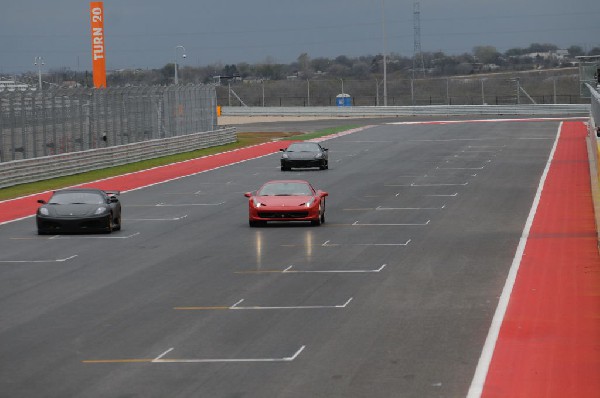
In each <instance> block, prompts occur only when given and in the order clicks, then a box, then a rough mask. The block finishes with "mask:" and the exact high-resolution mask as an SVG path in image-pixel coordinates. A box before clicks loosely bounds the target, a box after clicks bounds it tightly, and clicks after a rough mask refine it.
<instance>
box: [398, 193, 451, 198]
mask: <svg viewBox="0 0 600 398" xmlns="http://www.w3.org/2000/svg"><path fill="white" fill-rule="evenodd" d="M398 195H399V194H398ZM425 196H438V197H448V196H449V197H451V198H453V197H455V196H458V192H454V193H453V194H451V195H425Z"/></svg>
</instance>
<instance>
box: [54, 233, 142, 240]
mask: <svg viewBox="0 0 600 398" xmlns="http://www.w3.org/2000/svg"><path fill="white" fill-rule="evenodd" d="M139 234H140V233H139V232H136V233H133V234H131V235H127V236H76V235H73V236H66V235H54V236H53V237H51V238H50V239H53V240H64V239H129V238H133V237H134V236H137V235H139Z"/></svg>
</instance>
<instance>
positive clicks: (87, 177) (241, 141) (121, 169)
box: [0, 126, 356, 200]
mask: <svg viewBox="0 0 600 398" xmlns="http://www.w3.org/2000/svg"><path fill="white" fill-rule="evenodd" d="M355 127H356V126H341V127H335V128H328V129H323V130H318V131H315V132H313V133H308V134H298V135H294V134H290V133H239V134H238V135H237V137H238V140H237V142H234V143H231V144H227V145H220V146H216V147H212V148H206V149H199V150H197V151H192V152H185V153H179V154H176V155H170V156H164V157H160V158H154V159H149V160H143V161H141V162H135V163H129V164H124V165H122V166H116V167H109V168H106V169H100V170H93V171H88V172H85V173H81V174H74V175H70V176H66V177H58V178H52V179H49V180H44V181H37V182H32V183H29V184H20V185H15V186H12V187H7V188H2V189H0V200H7V199H13V198H17V197H19V196H24V195H30V194H34V193H38V192H43V191H49V190H55V189H60V188H65V187H69V186H73V185H78V184H84V183H86V182H90V181H96V180H101V179H104V178H109V177H114V176H118V175H122V174H127V173H133V172H136V171H140V170H146V169H150V168H152V167H158V166H164V165H167V164H171V163H176V162H182V161H185V160H190V159H196V158H199V157H202V156H207V155H213V154H215V153H220V152H225V151H230V150H233V149H237V148H243V147H247V146H251V145H256V144H259V143H262V142H268V141H271V140H273V139H287V138H291V139H294V140H296V139H299V140H308V139H311V138H318V137H322V136H325V135H329V134H335V133H338V132H340V131H345V130H349V129H351V128H355Z"/></svg>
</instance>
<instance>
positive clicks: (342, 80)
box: [340, 79, 344, 94]
mask: <svg viewBox="0 0 600 398" xmlns="http://www.w3.org/2000/svg"><path fill="white" fill-rule="evenodd" d="M340 81H341V82H342V94H344V79H340Z"/></svg>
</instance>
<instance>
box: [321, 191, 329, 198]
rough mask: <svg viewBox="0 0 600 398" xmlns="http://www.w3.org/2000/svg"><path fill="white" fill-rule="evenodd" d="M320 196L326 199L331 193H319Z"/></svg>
mask: <svg viewBox="0 0 600 398" xmlns="http://www.w3.org/2000/svg"><path fill="white" fill-rule="evenodd" d="M319 195H321V197H323V198H324V197H325V196H329V193H328V192H325V191H319Z"/></svg>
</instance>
